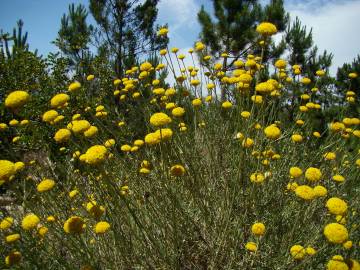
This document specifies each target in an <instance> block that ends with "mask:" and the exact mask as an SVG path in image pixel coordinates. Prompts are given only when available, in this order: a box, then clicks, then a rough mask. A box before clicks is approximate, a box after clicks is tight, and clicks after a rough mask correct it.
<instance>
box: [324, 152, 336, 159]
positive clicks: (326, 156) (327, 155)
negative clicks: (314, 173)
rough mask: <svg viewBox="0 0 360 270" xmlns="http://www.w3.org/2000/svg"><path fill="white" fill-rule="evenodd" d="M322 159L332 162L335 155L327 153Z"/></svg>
mask: <svg viewBox="0 0 360 270" xmlns="http://www.w3.org/2000/svg"><path fill="white" fill-rule="evenodd" d="M323 157H324V158H325V160H334V159H335V158H336V154H335V153H334V152H327V153H325V154H324V156H323Z"/></svg>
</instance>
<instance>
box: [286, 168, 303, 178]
mask: <svg viewBox="0 0 360 270" xmlns="http://www.w3.org/2000/svg"><path fill="white" fill-rule="evenodd" d="M302 173H303V172H302V170H301V169H300V168H299V167H291V168H290V170H289V174H290V176H292V177H294V178H298V177H300V176H301V175H302Z"/></svg>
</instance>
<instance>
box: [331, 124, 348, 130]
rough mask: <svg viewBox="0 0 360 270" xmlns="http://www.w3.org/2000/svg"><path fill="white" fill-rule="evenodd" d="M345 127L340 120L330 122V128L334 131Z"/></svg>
mask: <svg viewBox="0 0 360 270" xmlns="http://www.w3.org/2000/svg"><path fill="white" fill-rule="evenodd" d="M344 129H345V125H344V124H343V123H341V122H334V123H331V124H330V130H331V131H334V132H339V131H342V130H344Z"/></svg>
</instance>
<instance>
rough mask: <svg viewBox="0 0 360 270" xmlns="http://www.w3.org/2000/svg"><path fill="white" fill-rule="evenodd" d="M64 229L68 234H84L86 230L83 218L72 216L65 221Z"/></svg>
mask: <svg viewBox="0 0 360 270" xmlns="http://www.w3.org/2000/svg"><path fill="white" fill-rule="evenodd" d="M63 228H64V231H65V232H66V233H72V234H75V233H82V232H83V231H84V229H85V223H84V221H83V219H82V218H81V217H78V216H72V217H70V218H68V219H67V220H66V221H65V223H64V227H63Z"/></svg>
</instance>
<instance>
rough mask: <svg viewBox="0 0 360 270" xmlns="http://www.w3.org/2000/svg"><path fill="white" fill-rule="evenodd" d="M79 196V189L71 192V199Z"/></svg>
mask: <svg viewBox="0 0 360 270" xmlns="http://www.w3.org/2000/svg"><path fill="white" fill-rule="evenodd" d="M77 194H79V191H78V190H77V189H73V190H71V191H70V192H69V197H70V199H72V198H74V197H75V196H76V195H77Z"/></svg>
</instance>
